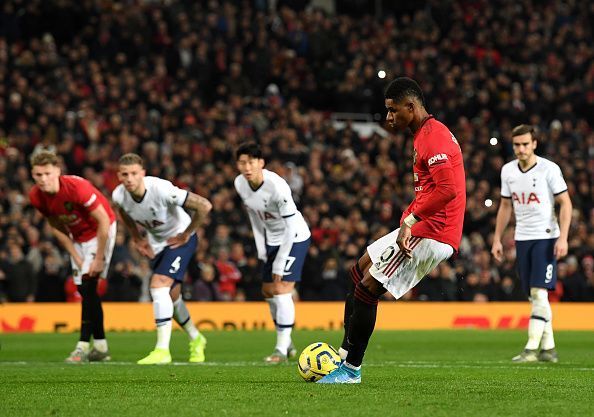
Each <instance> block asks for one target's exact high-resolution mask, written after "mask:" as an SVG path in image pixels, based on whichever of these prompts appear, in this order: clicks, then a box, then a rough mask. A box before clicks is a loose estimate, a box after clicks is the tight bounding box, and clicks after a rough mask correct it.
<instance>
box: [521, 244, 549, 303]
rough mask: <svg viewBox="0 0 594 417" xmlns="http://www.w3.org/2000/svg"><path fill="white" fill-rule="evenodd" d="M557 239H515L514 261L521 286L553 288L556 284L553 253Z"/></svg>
mask: <svg viewBox="0 0 594 417" xmlns="http://www.w3.org/2000/svg"><path fill="white" fill-rule="evenodd" d="M556 241H557V239H539V240H516V262H517V265H518V274H519V275H520V281H521V282H522V288H523V289H524V291H525V292H526V294H527V295H530V288H546V289H548V290H554V289H555V285H556V284H557V260H556V259H555V255H554V254H553V252H554V248H555V242H556Z"/></svg>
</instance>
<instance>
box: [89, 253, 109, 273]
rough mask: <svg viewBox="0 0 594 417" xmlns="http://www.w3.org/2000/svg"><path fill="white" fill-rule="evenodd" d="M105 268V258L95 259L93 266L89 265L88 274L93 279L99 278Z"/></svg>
mask: <svg viewBox="0 0 594 417" xmlns="http://www.w3.org/2000/svg"><path fill="white" fill-rule="evenodd" d="M104 268H105V262H104V260H103V258H97V257H95V259H93V262H91V265H89V272H88V274H89V276H90V277H92V278H96V277H99V276H100V275H101V273H102V272H103V269H104Z"/></svg>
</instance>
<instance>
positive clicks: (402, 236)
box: [396, 223, 412, 259]
mask: <svg viewBox="0 0 594 417" xmlns="http://www.w3.org/2000/svg"><path fill="white" fill-rule="evenodd" d="M411 237H412V234H411V231H410V227H408V226H407V225H406V224H404V223H402V226H400V231H399V232H398V236H397V237H396V244H397V245H398V247H399V248H400V251H401V252H402V253H404V256H406V257H407V258H409V259H410V258H412V249H411V248H410V238H411Z"/></svg>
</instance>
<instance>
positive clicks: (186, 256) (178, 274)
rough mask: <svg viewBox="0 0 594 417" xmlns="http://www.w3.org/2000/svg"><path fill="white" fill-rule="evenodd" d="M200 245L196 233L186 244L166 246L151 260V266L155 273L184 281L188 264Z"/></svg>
mask: <svg viewBox="0 0 594 417" xmlns="http://www.w3.org/2000/svg"><path fill="white" fill-rule="evenodd" d="M197 247H198V237H197V236H196V233H194V234H193V235H192V237H190V240H188V241H187V242H186V244H185V245H183V246H180V247H179V248H176V249H171V248H170V247H169V246H166V247H165V249H163V250H162V251H161V252H159V254H158V255H157V256H155V258H154V259H152V260H151V268H152V269H153V272H154V273H155V274H159V275H165V276H168V277H170V278H173V279H174V280H176V281H180V282H181V281H183V280H184V275H185V274H186V269H187V268H188V264H189V263H190V261H191V260H192V258H193V257H194V253H195V252H196V248H197Z"/></svg>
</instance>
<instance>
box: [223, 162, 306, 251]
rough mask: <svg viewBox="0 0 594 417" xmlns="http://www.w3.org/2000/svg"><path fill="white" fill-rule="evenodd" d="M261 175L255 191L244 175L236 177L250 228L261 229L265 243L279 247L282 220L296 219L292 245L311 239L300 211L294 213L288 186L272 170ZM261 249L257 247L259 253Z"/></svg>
mask: <svg viewBox="0 0 594 417" xmlns="http://www.w3.org/2000/svg"><path fill="white" fill-rule="evenodd" d="M262 172H263V174H264V182H263V183H262V184H261V185H260V187H259V188H258V189H257V190H253V189H252V187H251V186H250V184H249V183H248V181H247V180H246V179H245V177H244V176H243V175H238V176H237V178H235V189H236V190H237V193H238V194H239V196H240V197H241V199H242V200H243V204H245V205H246V206H247V208H248V210H249V212H250V220H251V221H252V226H253V227H254V228H257V229H260V230H262V229H263V230H264V232H265V239H266V244H268V245H270V246H280V244H281V243H282V238H283V234H284V232H285V220H284V219H283V218H287V217H291V216H297V219H296V220H297V230H296V234H295V238H294V239H293V243H296V242H303V241H305V240H307V239H309V237H310V236H311V233H310V231H309V227H308V226H307V223H306V222H305V219H304V218H303V215H302V214H301V212H300V211H299V210H297V206H296V205H295V201H293V197H292V195H291V188H290V187H289V184H287V182H286V181H285V180H284V179H283V178H282V177H281V176H279V175H278V174H275V173H274V172H272V171H268V170H267V169H264V170H262ZM254 223H256V224H254ZM256 246H258V242H256ZM262 249H263V248H261V247H258V253H259V254H261V251H262ZM264 253H265V252H264Z"/></svg>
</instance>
